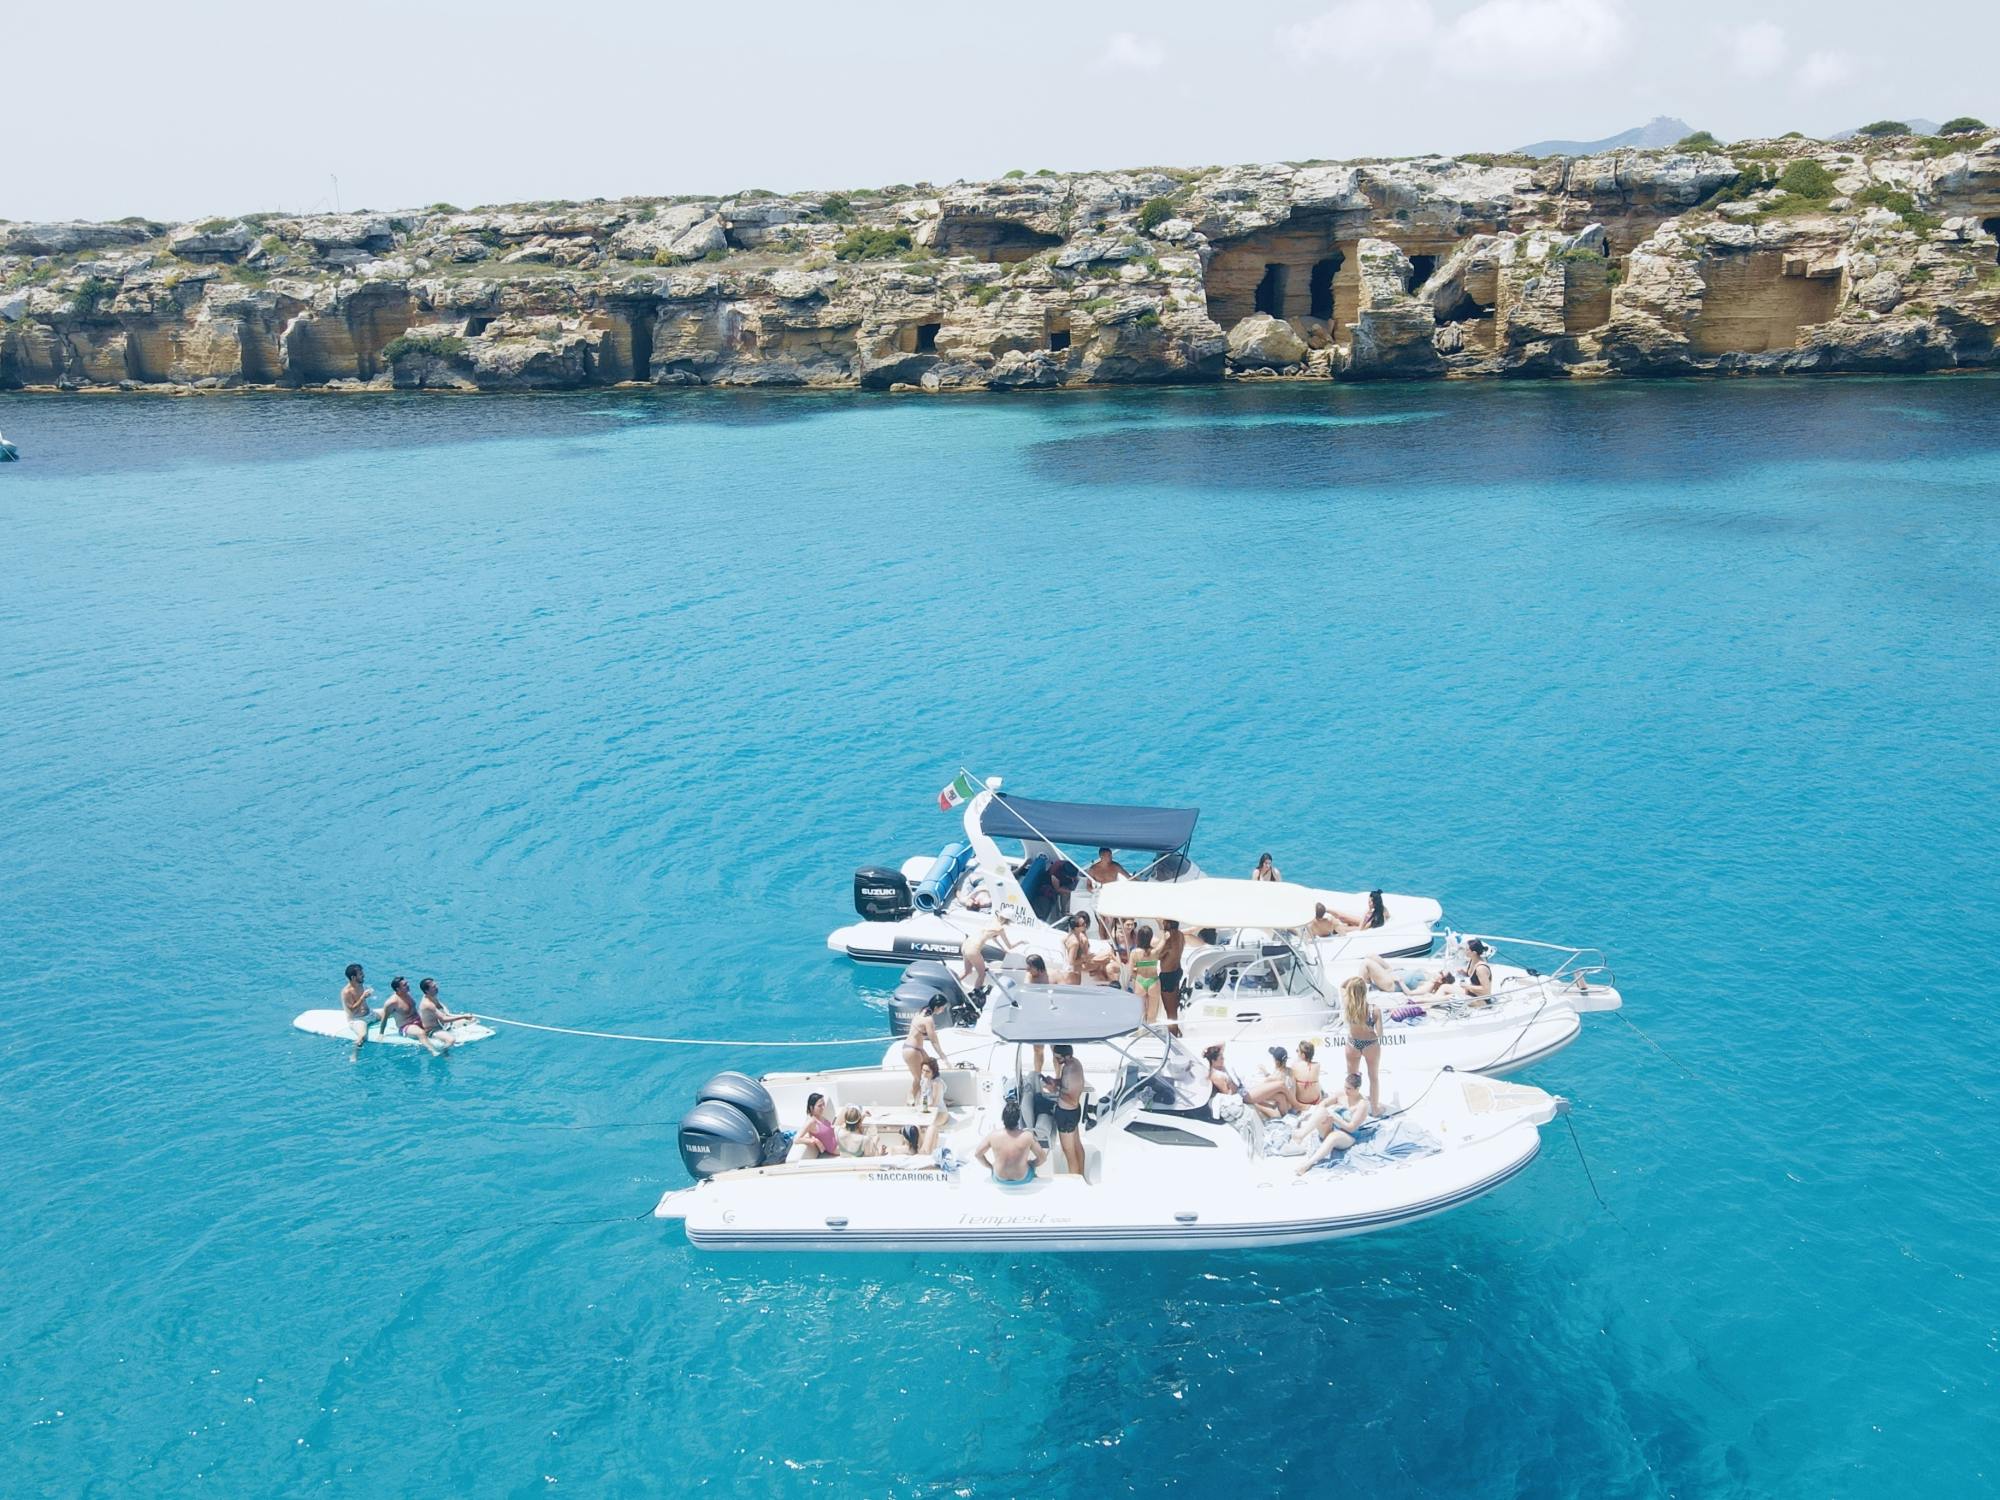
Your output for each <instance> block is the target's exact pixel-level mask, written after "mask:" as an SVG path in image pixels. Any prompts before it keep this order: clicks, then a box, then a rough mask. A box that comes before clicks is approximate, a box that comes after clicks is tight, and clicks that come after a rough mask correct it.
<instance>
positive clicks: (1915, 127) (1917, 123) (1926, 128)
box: [1827, 115, 1938, 141]
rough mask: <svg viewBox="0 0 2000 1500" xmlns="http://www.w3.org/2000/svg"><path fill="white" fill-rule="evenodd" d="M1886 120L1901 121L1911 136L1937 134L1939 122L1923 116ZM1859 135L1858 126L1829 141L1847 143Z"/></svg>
mask: <svg viewBox="0 0 2000 1500" xmlns="http://www.w3.org/2000/svg"><path fill="white" fill-rule="evenodd" d="M1884 118H1886V119H1892V120H1901V121H1902V122H1903V123H1904V124H1905V125H1907V126H1909V127H1910V134H1911V135H1936V134H1937V128H1938V122H1937V121H1936V120H1926V119H1925V118H1924V117H1923V116H1921V115H1888V116H1885V117H1884ZM1859 134H1861V127H1860V126H1858V125H1857V126H1855V127H1854V129H1852V130H1836V131H1835V132H1834V133H1833V134H1832V135H1830V136H1828V137H1827V139H1828V140H1830V141H1845V140H1851V139H1853V137H1855V136H1857V135H1859Z"/></svg>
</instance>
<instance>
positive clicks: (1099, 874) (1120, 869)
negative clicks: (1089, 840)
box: [1083, 845, 1132, 885]
mask: <svg viewBox="0 0 2000 1500" xmlns="http://www.w3.org/2000/svg"><path fill="white" fill-rule="evenodd" d="M1083 873H1084V874H1086V875H1088V876H1089V877H1090V878H1091V880H1092V881H1093V882H1095V883H1096V884H1098V885H1109V884H1111V882H1112V881H1114V880H1130V879H1131V878H1132V872H1131V871H1130V870H1128V869H1126V868H1125V867H1124V866H1123V865H1121V864H1119V863H1118V861H1117V860H1115V859H1113V858H1112V857H1111V851H1110V850H1109V849H1106V848H1104V847H1103V846H1102V845H1100V846H1099V847H1098V850H1097V859H1096V861H1095V862H1094V863H1093V864H1091V865H1090V866H1089V867H1088V868H1086V869H1085V870H1084V872H1083Z"/></svg>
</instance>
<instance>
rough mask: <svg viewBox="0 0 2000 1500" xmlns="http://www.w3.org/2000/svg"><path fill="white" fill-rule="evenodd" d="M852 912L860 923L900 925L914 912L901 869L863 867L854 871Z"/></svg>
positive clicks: (877, 866)
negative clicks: (895, 923)
mask: <svg viewBox="0 0 2000 1500" xmlns="http://www.w3.org/2000/svg"><path fill="white" fill-rule="evenodd" d="M854 909H855V910H856V911H858V912H860V913H861V917H862V920H863V921H868V922H900V921H902V920H903V918H905V917H907V916H908V915H909V914H910V912H911V911H912V910H913V905H912V903H911V900H910V882H909V881H907V880H905V879H904V878H903V872H902V871H901V870H889V869H884V868H883V867H882V866H880V865H866V866H864V867H862V868H861V869H859V870H856V871H855V872H854Z"/></svg>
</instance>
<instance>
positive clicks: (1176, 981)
mask: <svg viewBox="0 0 2000 1500" xmlns="http://www.w3.org/2000/svg"><path fill="white" fill-rule="evenodd" d="M1160 926H1161V927H1162V928H1163V929H1165V930H1164V931H1163V932H1162V933H1161V934H1160V1004H1161V1006H1162V1007H1163V1008H1164V1009H1165V1010H1166V1013H1167V1031H1168V1032H1169V1033H1170V1034H1172V1035H1174V1036H1179V1035H1180V1034H1181V1027H1180V1019H1181V955H1182V954H1183V953H1185V952H1186V951H1187V934H1186V933H1184V932H1182V931H1181V924H1180V923H1178V922H1176V921H1175V920H1174V919H1173V918H1172V917H1168V918H1166V919H1165V920H1163V921H1162V922H1161V923H1160Z"/></svg>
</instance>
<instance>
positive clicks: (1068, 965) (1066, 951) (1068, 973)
mask: <svg viewBox="0 0 2000 1500" xmlns="http://www.w3.org/2000/svg"><path fill="white" fill-rule="evenodd" d="M1062 951H1063V983H1064V984H1082V983H1083V981H1084V976H1085V975H1087V974H1088V973H1089V972H1090V970H1091V967H1092V963H1091V957H1090V918H1089V917H1087V916H1085V915H1084V914H1083V913H1082V912H1078V913H1077V914H1076V915H1075V916H1073V917H1071V918H1070V919H1069V931H1068V932H1067V933H1065V934H1064V935H1063V945H1062Z"/></svg>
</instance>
